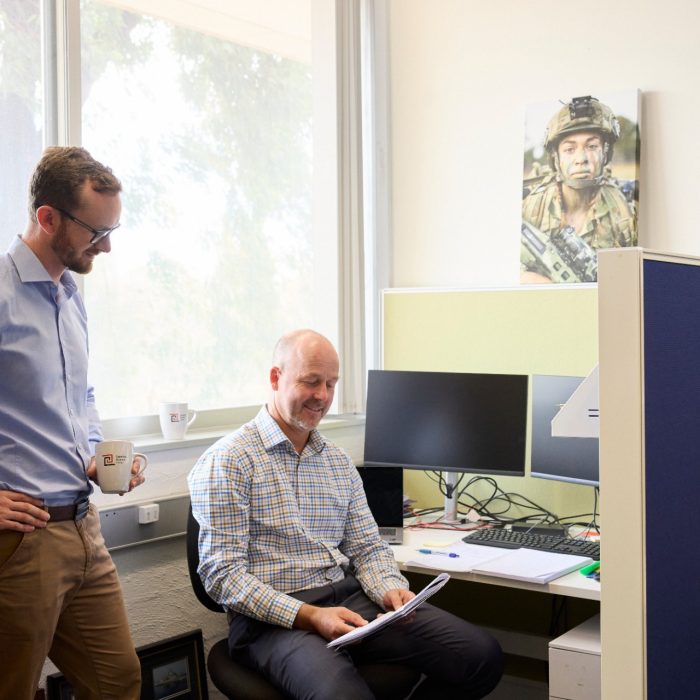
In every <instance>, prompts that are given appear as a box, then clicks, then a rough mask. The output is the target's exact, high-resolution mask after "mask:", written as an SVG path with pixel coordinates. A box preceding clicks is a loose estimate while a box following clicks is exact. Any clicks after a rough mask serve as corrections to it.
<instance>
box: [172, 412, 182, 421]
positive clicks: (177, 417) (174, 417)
mask: <svg viewBox="0 0 700 700" xmlns="http://www.w3.org/2000/svg"><path fill="white" fill-rule="evenodd" d="M170 422H171V423H179V422H180V414H179V413H171V414H170Z"/></svg>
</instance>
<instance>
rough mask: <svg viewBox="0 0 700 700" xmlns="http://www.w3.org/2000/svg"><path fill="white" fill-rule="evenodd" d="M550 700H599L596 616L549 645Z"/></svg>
mask: <svg viewBox="0 0 700 700" xmlns="http://www.w3.org/2000/svg"><path fill="white" fill-rule="evenodd" d="M549 698H550V700H600V617H599V616H598V615H596V616H595V617H592V618H591V619H590V620H586V621H585V622H583V623H582V624H580V625H579V626H578V627H574V629H572V630H569V631H568V632H566V633H565V634H562V635H561V637H557V638H556V639H553V640H552V641H551V642H550V643H549Z"/></svg>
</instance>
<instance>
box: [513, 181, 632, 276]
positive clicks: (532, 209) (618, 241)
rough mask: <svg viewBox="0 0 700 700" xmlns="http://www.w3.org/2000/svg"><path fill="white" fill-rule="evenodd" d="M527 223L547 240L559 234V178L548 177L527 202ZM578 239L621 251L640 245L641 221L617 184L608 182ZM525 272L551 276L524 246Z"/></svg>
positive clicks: (601, 188) (598, 196) (599, 194)
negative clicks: (638, 242)
mask: <svg viewBox="0 0 700 700" xmlns="http://www.w3.org/2000/svg"><path fill="white" fill-rule="evenodd" d="M523 220H524V221H527V222H528V223H529V224H532V225H533V226H534V227H535V228H537V229H539V230H540V231H541V232H542V233H543V234H545V235H546V236H550V235H551V234H552V233H553V232H555V231H559V230H560V229H562V228H563V227H564V226H565V225H566V224H565V222H564V221H563V213H562V206H561V190H560V189H559V183H558V182H557V178H556V175H554V174H552V175H549V176H547V177H546V178H545V179H544V180H543V181H542V182H541V183H540V184H539V185H537V186H536V187H535V188H534V189H533V190H532V191H531V192H530V194H529V195H528V196H527V197H526V198H525V199H524V200H523ZM578 235H579V236H580V237H581V238H582V239H583V240H584V241H585V242H586V243H588V245H590V246H591V248H619V247H622V246H634V245H637V217H636V214H635V213H634V212H633V211H632V209H631V208H630V205H629V203H628V202H627V200H626V199H625V196H624V195H623V194H622V192H621V191H620V188H619V187H618V186H617V185H616V184H615V181H614V180H612V179H610V178H605V179H604V180H603V181H602V182H601V184H600V186H599V190H598V194H597V195H596V197H595V199H594V200H593V202H592V203H591V207H590V209H589V210H588V214H587V216H586V220H585V223H584V226H583V228H582V229H581V230H580V231H579V232H578ZM520 260H521V268H522V270H524V271H528V272H537V273H539V274H541V275H544V276H545V277H549V276H550V270H547V269H546V268H545V267H544V266H543V265H542V264H540V263H538V261H537V260H536V259H535V257H534V256H533V255H531V253H530V252H529V251H528V249H527V248H526V247H525V246H524V245H523V246H521V253H520Z"/></svg>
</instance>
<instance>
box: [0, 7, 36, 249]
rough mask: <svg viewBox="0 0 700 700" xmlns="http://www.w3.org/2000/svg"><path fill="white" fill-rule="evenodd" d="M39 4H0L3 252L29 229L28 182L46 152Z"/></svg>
mask: <svg viewBox="0 0 700 700" xmlns="http://www.w3.org/2000/svg"><path fill="white" fill-rule="evenodd" d="M41 65H42V50H41V11H40V1H39V0H0V124H2V130H3V137H2V138H0V168H1V171H0V183H1V184H0V250H1V251H2V252H3V253H4V252H5V251H6V250H7V246H8V245H9V244H10V241H11V240H12V238H13V237H14V236H17V235H19V234H21V233H22V232H23V231H24V229H25V227H26V225H27V211H26V209H27V208H26V206H25V202H26V201H27V182H28V181H29V176H30V174H31V172H32V169H33V168H34V165H35V163H36V161H37V160H38V158H39V156H40V155H41V150H42V147H43V132H44V129H43V122H44V120H43V106H44V94H43V82H42V77H41Z"/></svg>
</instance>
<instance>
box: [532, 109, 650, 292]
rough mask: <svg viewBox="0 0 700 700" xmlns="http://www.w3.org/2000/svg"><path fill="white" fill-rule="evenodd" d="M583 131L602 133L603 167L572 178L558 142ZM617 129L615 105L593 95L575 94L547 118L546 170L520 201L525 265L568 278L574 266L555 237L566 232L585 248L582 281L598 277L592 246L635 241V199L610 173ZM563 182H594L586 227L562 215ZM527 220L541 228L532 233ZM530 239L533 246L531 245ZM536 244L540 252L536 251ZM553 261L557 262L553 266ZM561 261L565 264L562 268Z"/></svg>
mask: <svg viewBox="0 0 700 700" xmlns="http://www.w3.org/2000/svg"><path fill="white" fill-rule="evenodd" d="M584 131H585V132H589V131H590V132H593V133H595V134H598V135H600V138H601V140H602V141H603V164H602V172H600V173H597V174H593V176H592V177H590V178H587V179H582V178H580V177H577V178H571V177H569V176H567V174H566V173H565V172H563V171H562V169H561V167H560V162H559V154H558V150H557V149H558V145H559V143H560V141H561V139H562V138H563V137H565V136H566V135H567V134H576V133H579V132H584ZM619 135H620V125H619V122H618V120H617V118H616V117H615V115H614V114H613V112H612V110H611V109H610V108H609V107H608V106H606V105H604V104H602V103H601V102H599V101H598V100H597V99H596V98H594V97H591V96H585V97H574V98H573V99H572V101H571V102H570V103H568V104H565V105H564V106H563V107H562V108H561V109H560V110H559V111H558V112H557V113H556V114H555V115H554V116H553V117H552V119H551V120H550V121H549V124H548V125H547V130H546V132H545V138H544V147H545V149H546V150H547V152H548V154H549V165H548V166H547V170H548V172H546V173H544V175H543V176H542V177H541V178H540V180H539V181H538V180H537V178H530V179H528V180H527V181H526V184H527V186H528V192H527V194H526V196H525V197H524V199H523V205H522V218H523V226H522V233H523V235H522V237H521V241H523V242H522V243H521V254H520V263H521V265H520V268H521V271H523V272H524V271H528V272H537V273H539V274H541V275H543V276H544V277H547V278H550V279H552V280H554V281H566V280H567V278H571V274H569V272H573V268H571V269H570V270H569V271H567V270H566V265H567V264H569V263H566V262H564V263H562V257H561V256H560V254H559V252H558V251H559V250H561V249H560V248H558V244H557V239H559V244H561V241H562V240H563V238H562V235H559V234H560V232H563V233H564V234H566V236H567V237H568V240H567V243H572V244H575V245H573V249H574V253H576V252H579V253H581V254H582V255H583V259H584V260H586V261H589V263H587V269H586V275H585V276H582V277H581V278H580V279H579V280H578V281H593V280H595V279H596V276H597V264H596V262H595V253H594V252H593V251H594V250H596V249H598V248H619V247H623V246H633V245H637V215H636V210H635V207H634V204H631V203H629V202H628V200H627V199H626V198H625V195H624V194H623V192H622V191H621V190H620V188H619V186H618V184H617V182H616V180H615V179H614V178H612V177H610V175H609V163H610V161H611V159H612V154H613V147H614V144H615V142H616V141H617V139H618V138H619ZM563 185H566V186H567V187H570V188H572V189H575V190H581V189H586V188H590V187H595V188H596V194H595V196H594V198H593V201H592V202H591V205H590V207H589V209H588V211H587V212H586V218H585V221H584V224H583V227H582V228H581V230H579V231H574V229H573V228H572V227H570V226H568V225H567V223H566V221H565V219H564V216H563V212H562V189H561V188H562V186H563ZM526 224H529V225H530V227H534V228H535V229H537V230H538V231H539V234H537V232H530V233H528V230H526V229H527V227H526ZM533 237H534V238H533ZM535 239H536V240H535ZM533 241H534V246H533ZM526 243H529V244H530V246H531V247H530V248H528V245H526ZM533 249H534V250H535V251H537V253H538V254H539V257H537V255H535V254H534V253H533ZM591 249H593V250H591ZM550 263H551V264H553V266H554V267H550V266H549V265H550ZM562 264H563V265H564V268H563V269H564V270H565V272H564V273H563V274H562V272H561V269H562ZM572 264H573V263H572ZM553 273H554V274H553ZM573 279H576V278H575V277H574V278H573Z"/></svg>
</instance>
